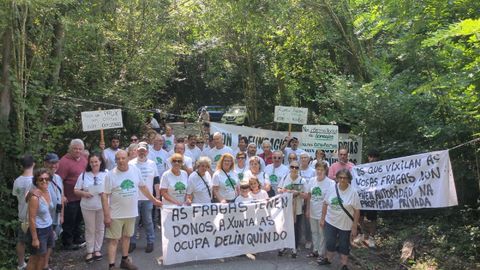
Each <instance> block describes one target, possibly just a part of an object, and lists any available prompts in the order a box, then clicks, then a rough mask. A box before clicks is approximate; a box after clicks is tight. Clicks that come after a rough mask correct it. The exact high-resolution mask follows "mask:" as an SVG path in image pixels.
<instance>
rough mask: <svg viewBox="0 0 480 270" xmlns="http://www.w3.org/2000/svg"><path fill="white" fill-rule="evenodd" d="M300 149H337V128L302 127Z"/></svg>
mask: <svg viewBox="0 0 480 270" xmlns="http://www.w3.org/2000/svg"><path fill="white" fill-rule="evenodd" d="M301 142H302V144H301V148H302V149H311V148H313V149H323V150H337V149H338V126H334V125H303V126H302V140H301Z"/></svg>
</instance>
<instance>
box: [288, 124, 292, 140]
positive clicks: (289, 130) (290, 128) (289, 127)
mask: <svg viewBox="0 0 480 270" xmlns="http://www.w3.org/2000/svg"><path fill="white" fill-rule="evenodd" d="M290 133H292V124H288V137H290Z"/></svg>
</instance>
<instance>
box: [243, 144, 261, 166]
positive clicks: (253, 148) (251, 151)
mask: <svg viewBox="0 0 480 270" xmlns="http://www.w3.org/2000/svg"><path fill="white" fill-rule="evenodd" d="M256 156H257V145H256V144H255V143H249V144H248V146H247V167H250V158H251V157H256ZM263 170H265V160H263V159H262V158H260V171H262V172H263Z"/></svg>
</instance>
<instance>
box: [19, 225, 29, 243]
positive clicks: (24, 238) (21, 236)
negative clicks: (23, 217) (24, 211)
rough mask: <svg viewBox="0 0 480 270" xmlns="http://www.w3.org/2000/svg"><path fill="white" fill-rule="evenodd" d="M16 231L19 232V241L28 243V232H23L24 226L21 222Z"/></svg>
mask: <svg viewBox="0 0 480 270" xmlns="http://www.w3.org/2000/svg"><path fill="white" fill-rule="evenodd" d="M27 232H28V230H27ZM16 233H17V243H26V242H27V241H28V239H27V233H25V232H23V230H22V226H21V225H20V224H18V227H17V230H16Z"/></svg>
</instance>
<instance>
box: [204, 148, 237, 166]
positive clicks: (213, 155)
mask: <svg viewBox="0 0 480 270" xmlns="http://www.w3.org/2000/svg"><path fill="white" fill-rule="evenodd" d="M225 153H229V154H232V156H233V151H232V149H231V148H230V147H228V146H226V145H224V146H223V148H221V149H217V148H216V147H214V148H211V149H210V150H209V151H208V157H209V158H210V159H211V160H212V166H211V167H212V169H214V170H215V168H216V167H217V162H218V161H219V160H220V157H222V155H223V154H225ZM233 159H235V157H234V158H233Z"/></svg>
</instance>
